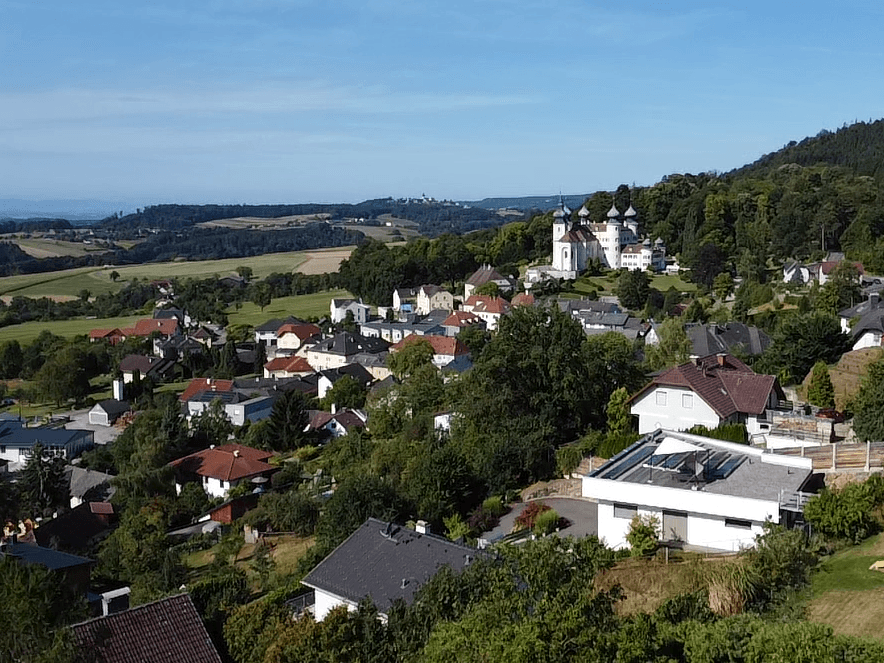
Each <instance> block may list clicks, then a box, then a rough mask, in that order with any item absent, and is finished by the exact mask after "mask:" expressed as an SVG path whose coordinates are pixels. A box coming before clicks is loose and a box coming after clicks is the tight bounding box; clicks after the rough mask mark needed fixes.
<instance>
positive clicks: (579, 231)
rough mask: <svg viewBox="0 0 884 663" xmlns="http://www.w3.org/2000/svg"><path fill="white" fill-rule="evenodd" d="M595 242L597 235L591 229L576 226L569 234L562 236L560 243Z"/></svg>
mask: <svg viewBox="0 0 884 663" xmlns="http://www.w3.org/2000/svg"><path fill="white" fill-rule="evenodd" d="M593 240H595V235H593V234H592V231H591V230H590V229H589V228H586V227H584V226H575V227H574V228H571V230H569V231H568V232H566V233H565V234H564V235H562V236H561V237H560V238H559V240H558V241H560V242H592V241H593Z"/></svg>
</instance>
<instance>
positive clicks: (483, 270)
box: [467, 265, 506, 286]
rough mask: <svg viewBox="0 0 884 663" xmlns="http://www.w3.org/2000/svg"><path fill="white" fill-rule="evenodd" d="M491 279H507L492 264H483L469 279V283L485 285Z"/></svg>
mask: <svg viewBox="0 0 884 663" xmlns="http://www.w3.org/2000/svg"><path fill="white" fill-rule="evenodd" d="M491 281H506V278H505V277H503V276H501V274H500V273H499V272H498V271H497V270H496V269H494V268H493V267H491V266H490V265H482V266H481V267H480V268H479V269H477V270H476V271H475V272H473V273H472V275H471V276H470V278H468V279H467V283H468V284H469V285H474V286H480V285H485V284H486V283H490V282H491Z"/></svg>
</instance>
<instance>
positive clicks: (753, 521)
mask: <svg viewBox="0 0 884 663" xmlns="http://www.w3.org/2000/svg"><path fill="white" fill-rule="evenodd" d="M812 474H813V465H812V461H811V459H809V458H800V457H797V456H782V455H777V454H773V453H768V452H766V451H764V450H762V449H758V448H755V447H750V446H747V445H742V444H735V443H733V442H724V441H721V440H714V439H711V438H707V437H701V436H698V435H688V434H686V433H677V432H673V431H667V430H656V431H654V432H653V433H651V434H649V435H646V436H645V437H643V438H642V439H641V440H639V441H638V442H636V443H635V444H633V445H632V446H630V447H629V448H627V449H625V450H624V451H622V452H621V453H619V454H617V455H616V456H614V457H613V458H612V459H611V460H609V461H608V462H607V463H605V464H604V465H602V466H601V467H600V468H598V469H597V470H595V471H593V472H590V473H589V474H587V475H585V476H584V477H583V479H582V481H583V485H582V495H583V497H586V498H591V499H594V500H596V501H597V502H598V535H599V538H601V539H604V540H605V542H606V543H607V545H609V546H610V547H612V548H614V549H620V548H625V547H628V543H627V540H626V535H627V534H628V532H629V525H630V523H631V521H632V519H633V518H634V517H635V516H636V515H638V516H654V517H656V519H657V522H658V524H659V526H660V529H659V536H660V540H662V541H668V542H679V543H681V544H683V545H687V546H694V547H698V548H703V549H712V550H731V551H736V550H740V549H741V548H745V547H750V546H753V545H754V544H755V537H756V536H758V535H759V534H762V533H763V525H764V523H765V522H768V521H770V522H773V523H783V524H786V525H789V524H791V523H793V522H794V520H795V519H796V518H797V516H798V515H799V514H800V513H801V509H802V508H803V505H804V502H805V501H806V499H807V497H808V493H807V492H805V490H806V489H807V487H808V485H809V483H810V479H811V476H812Z"/></svg>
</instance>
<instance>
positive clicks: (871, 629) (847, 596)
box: [807, 534, 884, 637]
mask: <svg viewBox="0 0 884 663" xmlns="http://www.w3.org/2000/svg"><path fill="white" fill-rule="evenodd" d="M882 559H884V534H878V535H877V536H874V537H872V538H870V539H868V540H867V541H865V542H863V543H862V544H860V545H858V546H852V547H850V548H847V549H845V550H842V551H839V552H837V553H835V554H834V555H832V556H831V557H829V558H828V559H826V560H825V561H823V563H822V564H820V567H819V569H818V570H817V571H816V572H815V573H814V575H813V581H812V584H811V589H812V594H813V599H812V600H811V602H810V605H809V606H808V610H807V613H808V618H809V619H810V620H811V621H815V622H822V623H824V624H829V625H830V626H831V627H832V628H833V629H834V630H835V632H836V633H841V634H844V635H866V636H869V635H873V636H878V637H881V635H882V630H881V623H882V621H884V573H882V572H881V571H870V570H869V567H870V566H871V565H872V563H873V562H876V561H878V560H882Z"/></svg>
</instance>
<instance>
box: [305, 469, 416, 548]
mask: <svg viewBox="0 0 884 663" xmlns="http://www.w3.org/2000/svg"><path fill="white" fill-rule="evenodd" d="M407 514H408V509H407V505H406V503H405V501H404V500H403V499H402V498H401V497H400V496H399V495H398V494H397V493H396V491H395V490H394V489H393V487H392V486H391V485H390V484H389V483H388V482H386V481H384V480H383V479H379V478H378V477H374V476H371V475H362V476H356V477H353V478H351V479H347V480H346V481H343V482H341V483H340V484H339V485H338V488H337V490H335V492H334V493H333V494H332V496H331V497H330V498H329V500H328V502H326V503H325V507H324V510H323V512H322V516H321V517H320V519H319V524H318V525H317V529H316V535H317V539H318V541H319V542H320V543H322V544H323V546H326V547H327V548H328V550H329V551H330V550H331V549H332V548H334V547H335V546H337V545H338V544H339V543H341V542H342V541H343V540H344V539H346V538H347V537H348V536H350V534H352V533H353V532H354V531H355V530H356V528H357V527H359V526H360V525H362V523H364V522H365V521H366V520H367V519H368V518H370V517H374V518H379V519H381V520H386V521H391V522H402V521H403V520H404V516H406V515H407Z"/></svg>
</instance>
